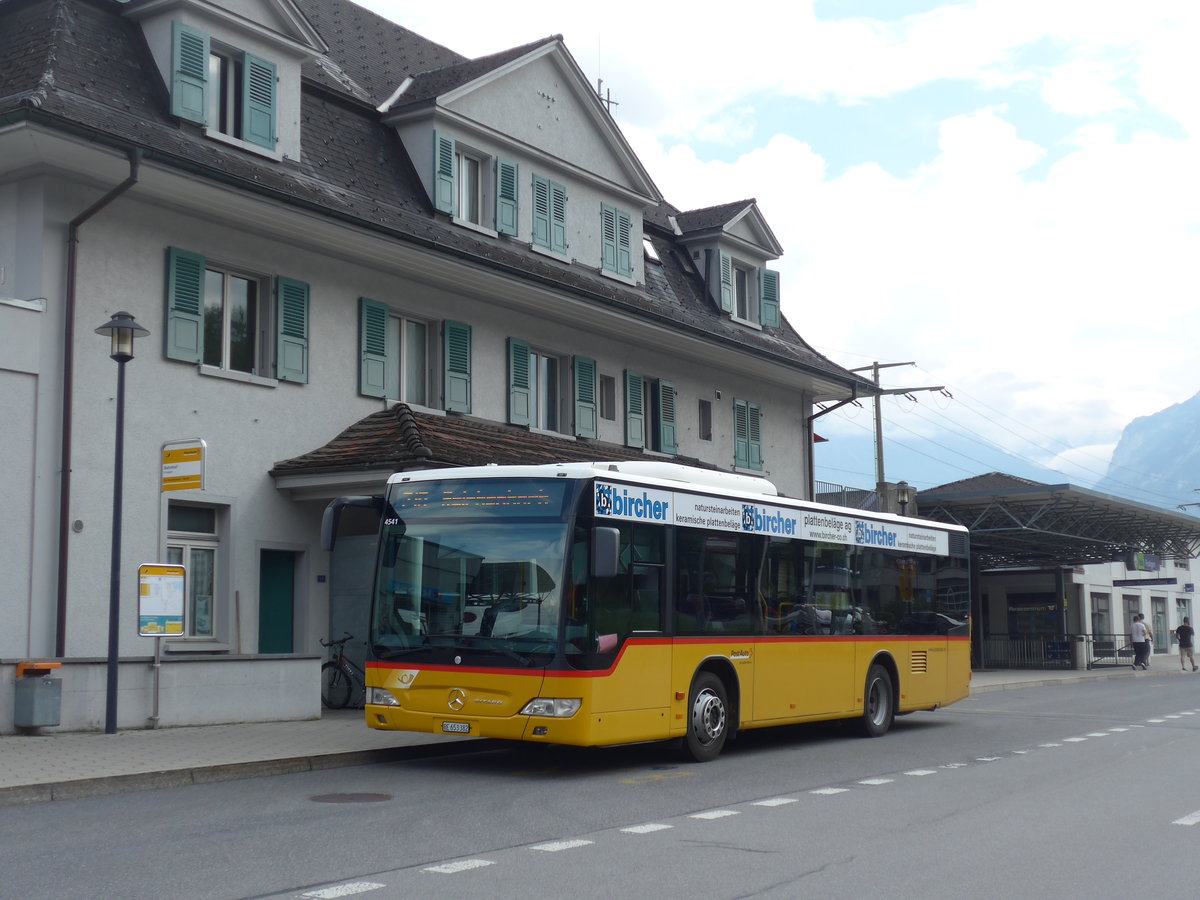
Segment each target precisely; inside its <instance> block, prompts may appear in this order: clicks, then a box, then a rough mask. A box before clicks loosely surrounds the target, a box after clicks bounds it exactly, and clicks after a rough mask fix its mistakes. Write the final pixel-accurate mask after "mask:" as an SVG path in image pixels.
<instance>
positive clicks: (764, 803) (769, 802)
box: [751, 797, 796, 806]
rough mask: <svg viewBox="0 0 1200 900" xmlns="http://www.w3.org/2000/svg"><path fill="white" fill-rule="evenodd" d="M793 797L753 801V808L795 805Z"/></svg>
mask: <svg viewBox="0 0 1200 900" xmlns="http://www.w3.org/2000/svg"><path fill="white" fill-rule="evenodd" d="M795 802H796V798H795V797H772V798H771V799H770V800H755V801H754V803H753V804H751V805H753V806H787V805H788V804H789V803H795Z"/></svg>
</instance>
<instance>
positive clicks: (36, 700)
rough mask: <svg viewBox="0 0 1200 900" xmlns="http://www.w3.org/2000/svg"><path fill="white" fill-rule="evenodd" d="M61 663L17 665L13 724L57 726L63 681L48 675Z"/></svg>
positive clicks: (19, 725) (35, 726)
mask: <svg viewBox="0 0 1200 900" xmlns="http://www.w3.org/2000/svg"><path fill="white" fill-rule="evenodd" d="M61 665H62V663H56V662H23V663H17V702H16V704H15V705H14V707H13V725H15V726H16V727H17V728H40V727H41V726H43V725H57V724H58V723H59V720H60V718H61V711H62V679H61V678H51V677H49V676H50V673H51V672H53V671H54V670H55V669H57V668H59V666H61Z"/></svg>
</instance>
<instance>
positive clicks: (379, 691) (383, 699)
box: [367, 687, 400, 706]
mask: <svg viewBox="0 0 1200 900" xmlns="http://www.w3.org/2000/svg"><path fill="white" fill-rule="evenodd" d="M367 703H370V704H372V705H374V706H399V705H400V701H399V700H397V699H396V697H395V695H393V694H392V692H391V691H389V690H388V689H387V688H380V687H373V688H367Z"/></svg>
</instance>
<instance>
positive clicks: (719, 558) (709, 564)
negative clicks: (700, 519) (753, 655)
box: [675, 529, 758, 635]
mask: <svg viewBox="0 0 1200 900" xmlns="http://www.w3.org/2000/svg"><path fill="white" fill-rule="evenodd" d="M676 534H677V543H676V552H675V565H676V567H677V568H676V577H675V591H676V594H675V630H676V633H677V634H683V635H688V634H749V633H750V632H751V631H753V630H754V608H753V606H752V604H751V603H750V599H751V598H752V597H753V596H754V591H753V587H754V585H753V581H754V574H755V568H756V559H755V548H756V546H757V545H758V539H757V538H755V537H754V536H752V535H745V534H729V533H724V532H722V533H712V532H704V531H697V530H693V529H680V530H679V531H678V532H676Z"/></svg>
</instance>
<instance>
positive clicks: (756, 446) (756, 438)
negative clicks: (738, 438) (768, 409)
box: [746, 403, 763, 469]
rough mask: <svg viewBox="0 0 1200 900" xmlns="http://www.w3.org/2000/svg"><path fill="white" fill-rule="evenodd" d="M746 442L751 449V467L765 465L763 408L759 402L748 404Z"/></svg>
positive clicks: (757, 467) (755, 467) (759, 467)
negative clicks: (763, 453)
mask: <svg viewBox="0 0 1200 900" xmlns="http://www.w3.org/2000/svg"><path fill="white" fill-rule="evenodd" d="M746 443H747V446H748V449H749V457H750V458H749V466H750V468H751V469H761V468H762V467H763V458H762V408H761V407H760V406H759V405H758V404H757V403H747V404H746Z"/></svg>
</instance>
